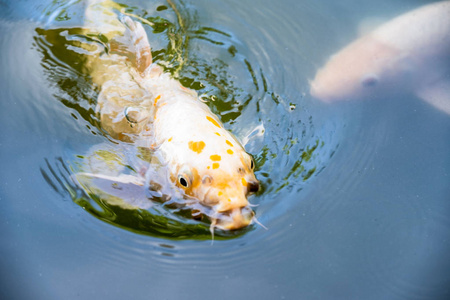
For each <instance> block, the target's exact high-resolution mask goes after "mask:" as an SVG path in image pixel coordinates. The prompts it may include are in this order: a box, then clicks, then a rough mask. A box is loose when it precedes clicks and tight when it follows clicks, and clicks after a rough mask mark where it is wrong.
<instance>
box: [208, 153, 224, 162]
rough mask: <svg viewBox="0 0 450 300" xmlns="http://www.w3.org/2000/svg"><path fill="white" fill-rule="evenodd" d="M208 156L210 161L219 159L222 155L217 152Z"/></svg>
mask: <svg viewBox="0 0 450 300" xmlns="http://www.w3.org/2000/svg"><path fill="white" fill-rule="evenodd" d="M209 158H211V160H212V161H220V160H221V159H222V157H220V155H217V154H214V155H211V156H210V157H209Z"/></svg>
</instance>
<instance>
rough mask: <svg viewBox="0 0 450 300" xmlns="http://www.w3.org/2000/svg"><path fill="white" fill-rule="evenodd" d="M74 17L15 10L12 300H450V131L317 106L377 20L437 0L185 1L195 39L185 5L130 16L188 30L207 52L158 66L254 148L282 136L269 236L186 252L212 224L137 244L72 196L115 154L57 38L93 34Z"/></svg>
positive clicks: (203, 242)
mask: <svg viewBox="0 0 450 300" xmlns="http://www.w3.org/2000/svg"><path fill="white" fill-rule="evenodd" d="M73 2H74V4H73V5H75V6H67V7H65V6H64V4H67V3H69V2H52V1H41V2H39V3H36V2H34V1H29V2H27V1H24V2H19V3H15V2H12V1H11V2H0V5H1V7H2V10H1V11H2V12H1V13H0V27H1V34H0V47H1V53H2V57H1V64H2V70H1V71H0V82H1V87H2V95H3V96H2V109H1V115H0V117H1V118H0V120H1V121H0V122H1V124H2V132H1V139H0V144H1V148H0V149H1V150H0V151H1V156H0V157H1V160H2V172H0V198H1V199H2V200H3V203H4V205H3V209H2V211H1V212H0V214H1V220H2V225H1V226H2V227H1V233H2V236H3V242H2V244H1V248H0V251H1V254H2V255H1V257H2V259H1V260H0V262H1V267H2V277H1V278H2V280H1V283H2V291H3V293H4V297H5V298H11V299H23V298H33V299H72V298H87V299H91V298H106V297H109V298H112V299H120V298H129V297H130V296H132V297H134V298H138V299H148V298H150V299H153V298H163V299H180V298H181V299H182V298H192V297H194V296H195V297H202V296H204V297H209V295H214V298H218V299H228V298H237V299H244V298H258V299H299V298H300V299H303V298H304V299H336V298H337V299H361V298H365V299H439V298H442V299H445V298H446V297H448V296H449V295H448V288H447V287H448V285H449V283H450V274H449V272H448V270H449V261H450V260H449V255H448V253H449V250H450V249H449V248H450V244H449V239H448V238H449V233H450V219H449V217H448V212H449V211H450V207H449V202H448V199H449V196H450V187H449V184H448V182H449V177H448V176H449V175H448V174H449V171H450V159H449V155H448V153H449V150H450V118H449V117H448V116H446V115H444V114H443V113H441V112H439V111H436V110H435V109H433V108H432V107H430V106H428V105H427V104H425V103H422V102H421V101H420V100H419V99H415V98H413V97H405V98H404V99H381V100H380V101H378V102H360V103H345V104H342V105H336V106H328V105H325V104H322V103H320V102H318V101H317V100H315V99H313V98H311V97H310V96H309V94H308V89H309V87H308V80H309V79H311V78H312V77H313V76H314V74H315V72H316V70H317V68H319V67H320V66H321V65H322V64H323V63H324V62H325V61H326V59H327V57H328V56H329V55H331V54H332V53H334V52H336V51H337V50H338V49H340V48H341V47H343V46H345V45H346V44H347V43H349V42H350V41H352V40H353V39H354V38H356V37H357V31H358V30H357V28H358V25H359V24H360V23H361V22H362V21H363V20H365V19H367V18H370V17H374V16H375V17H379V18H382V19H383V18H384V19H386V20H387V19H389V18H391V17H393V16H396V15H398V14H399V13H402V12H404V11H407V10H409V9H412V8H414V7H417V6H419V5H421V4H423V3H424V2H423V1H412V0H409V1H406V0H405V1H396V2H395V3H392V1H377V2H370V1H364V2H363V4H361V2H359V1H350V0H347V1H339V3H337V2H333V1H320V2H318V1H302V2H296V1H281V2H277V3H274V2H273V1H259V2H258V4H255V3H254V2H253V1H189V2H183V3H178V2H176V3H177V5H179V7H182V10H181V11H182V13H183V18H184V20H188V21H189V24H190V25H189V26H191V27H189V29H188V30H185V31H184V32H183V30H181V31H180V26H179V20H177V15H176V13H175V12H174V10H173V9H172V8H171V7H170V5H169V4H168V3H166V2H164V1H159V2H152V3H148V2H147V1H133V2H127V4H128V5H129V7H131V8H132V12H133V13H135V14H137V15H138V16H143V17H156V16H160V17H161V18H165V19H166V20H168V21H170V22H171V23H172V24H174V27H173V28H172V29H170V30H173V32H174V34H175V36H176V37H179V38H180V40H178V42H179V43H181V45H183V43H184V41H185V40H186V37H189V40H188V42H189V46H188V48H187V49H186V48H183V46H180V47H179V48H176V49H181V51H182V52H181V53H175V52H174V53H169V52H168V51H166V52H164V51H160V52H159V55H160V56H158V52H157V53H156V54H157V55H156V59H161V61H163V60H166V61H170V62H171V64H170V65H168V68H169V69H170V68H172V69H173V71H174V75H175V76H179V78H180V80H181V81H182V82H183V84H185V85H186V86H189V87H191V88H195V89H197V90H198V91H199V93H200V94H205V97H206V99H207V100H210V101H209V102H208V103H209V105H210V107H211V108H212V110H213V111H214V112H215V113H216V114H218V115H219V117H220V118H221V120H222V121H223V122H224V124H225V126H226V127H227V128H228V129H230V130H232V131H233V132H234V133H235V134H236V135H237V136H238V137H240V138H245V137H246V136H247V135H248V134H249V133H250V132H251V131H252V130H253V129H254V128H257V127H258V126H264V134H263V135H262V136H257V137H256V138H253V139H252V140H251V141H250V142H249V143H248V145H247V147H246V149H247V150H248V151H249V152H250V153H252V154H253V155H254V156H255V158H256V162H257V172H256V175H257V176H258V178H259V179H260V180H261V182H262V184H263V187H264V189H263V191H262V192H261V193H258V194H257V195H255V196H254V197H253V198H252V199H251V201H252V202H253V203H257V204H259V206H258V207H256V208H255V212H256V215H257V217H258V219H259V220H260V221H261V222H262V223H263V224H264V225H265V226H266V227H268V230H265V229H263V228H262V227H258V226H253V227H252V228H250V229H249V230H247V231H245V232H243V233H242V234H240V235H238V236H231V237H225V238H223V239H218V240H216V241H215V242H214V244H213V245H211V241H210V239H209V237H208V231H207V226H206V229H205V228H203V229H201V228H200V229H198V228H196V229H195V230H194V232H195V234H193V233H192V232H193V231H189V232H188V233H186V232H183V233H182V234H178V235H175V236H173V235H172V233H173V232H178V233H179V232H180V228H184V227H183V224H191V225H192V226H196V225H195V222H190V221H189V222H188V221H186V223H185V222H184V221H183V219H178V220H181V221H180V222H181V225H180V223H178V225H177V224H175V227H173V228H169V230H168V232H169V234H166V233H167V231H164V232H163V233H161V232H158V233H152V232H148V231H145V230H144V231H140V232H136V231H135V230H133V229H136V227H135V226H136V225H130V224H129V223H127V224H125V225H124V224H118V222H115V221H114V220H113V221H111V220H108V219H105V218H103V219H102V218H101V217H99V216H98V215H97V216H96V215H95V214H92V213H91V214H90V213H89V211H86V206H85V205H84V206H83V205H80V203H79V202H77V201H74V199H80V198H82V197H83V195H81V194H77V193H76V192H75V194H70V193H68V191H67V189H65V188H63V187H65V186H66V185H65V184H64V183H65V182H66V181H67V179H68V177H69V175H70V174H71V172H73V171H72V169H73V168H74V167H75V166H76V162H77V159H78V157H79V156H80V155H81V156H83V155H86V153H88V152H89V151H90V149H92V147H96V146H98V145H102V144H105V143H106V144H107V145H111V144H110V143H111V139H110V138H109V137H108V136H107V135H105V134H104V133H103V132H102V130H101V127H100V126H99V124H98V123H97V119H96V115H95V111H94V108H95V103H94V102H93V100H95V96H96V92H97V91H96V89H95V87H92V86H91V85H90V84H89V78H88V77H85V75H84V74H83V73H82V72H80V70H77V67H76V63H74V61H70V60H67V58H70V57H71V56H63V55H62V56H60V57H58V55H61V53H62V52H61V51H63V50H64V48H61V47H60V48H58V49H55V48H52V45H55V43H51V42H50V43H49V42H48V39H47V38H46V37H45V34H46V33H48V32H49V30H56V29H58V28H75V27H77V26H79V24H77V22H78V21H77V18H79V14H80V13H81V12H80V11H78V10H77V9H76V8H73V7H77V5H79V3H76V1H73ZM163 6H166V7H167V9H163V8H162V7H163ZM55 12H58V13H55ZM61 12H63V13H62V14H61ZM163 25H164V22H163ZM37 28H39V29H38V30H36V29H37ZM159 29H160V31H158V28H156V29H155V28H150V27H149V26H148V27H146V30H147V32H148V33H149V38H150V42H151V43H152V47H153V51H155V49H156V51H158V49H159V50H162V49H167V48H168V42H169V40H170V39H168V38H167V36H168V35H166V33H167V30H168V29H167V28H159ZM183 51H184V52H183ZM154 54H155V53H154ZM170 55H173V56H170ZM177 55H178V56H177ZM180 57H181V58H183V59H184V62H183V64H182V67H181V68H178V67H179V63H180V60H178V59H177V58H180ZM65 59H66V60H65ZM171 59H172V60H171ZM212 98H214V101H212V100H211V99H212ZM91 212H92V211H91ZM130 217H131V218H132V217H133V216H127V219H128V220H129V219H130ZM171 217H172V215H170V214H169V215H168V218H171ZM115 220H116V221H117V219H115ZM196 230H199V231H196ZM202 230H203V231H202Z"/></svg>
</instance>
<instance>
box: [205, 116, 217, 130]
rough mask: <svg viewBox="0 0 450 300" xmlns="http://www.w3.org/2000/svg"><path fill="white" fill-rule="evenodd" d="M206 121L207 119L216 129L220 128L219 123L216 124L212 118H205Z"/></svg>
mask: <svg viewBox="0 0 450 300" xmlns="http://www.w3.org/2000/svg"><path fill="white" fill-rule="evenodd" d="M206 119H207V120H208V121H210V122H211V123H213V124H214V125H215V126H217V127H219V128H220V125H219V123H217V121H216V120H214V119H213V118H211V117H210V116H206Z"/></svg>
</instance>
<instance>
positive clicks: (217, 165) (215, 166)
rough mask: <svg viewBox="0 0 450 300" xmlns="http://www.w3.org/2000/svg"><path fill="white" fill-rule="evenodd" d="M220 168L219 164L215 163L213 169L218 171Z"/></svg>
mask: <svg viewBox="0 0 450 300" xmlns="http://www.w3.org/2000/svg"><path fill="white" fill-rule="evenodd" d="M219 166H220V165H219V163H213V165H212V167H213V169H218V168H219Z"/></svg>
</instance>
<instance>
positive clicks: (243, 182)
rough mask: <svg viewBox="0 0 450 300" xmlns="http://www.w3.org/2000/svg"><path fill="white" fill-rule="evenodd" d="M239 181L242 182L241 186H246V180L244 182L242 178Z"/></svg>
mask: <svg viewBox="0 0 450 300" xmlns="http://www.w3.org/2000/svg"><path fill="white" fill-rule="evenodd" d="M241 181H242V185H243V186H247V180H245V178H244V177H242V179H241Z"/></svg>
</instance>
